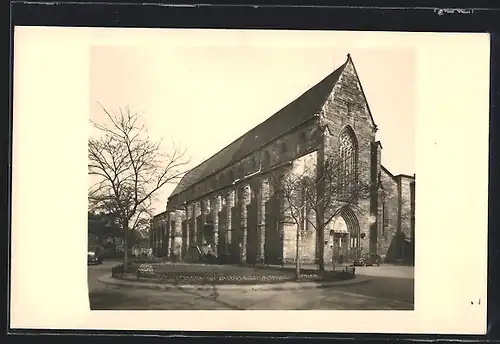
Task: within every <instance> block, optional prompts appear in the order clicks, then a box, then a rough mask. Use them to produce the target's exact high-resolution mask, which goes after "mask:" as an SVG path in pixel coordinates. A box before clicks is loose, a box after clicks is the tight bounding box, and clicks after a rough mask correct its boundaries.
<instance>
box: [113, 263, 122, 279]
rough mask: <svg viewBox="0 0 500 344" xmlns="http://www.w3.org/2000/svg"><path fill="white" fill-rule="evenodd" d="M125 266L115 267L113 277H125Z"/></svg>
mask: <svg viewBox="0 0 500 344" xmlns="http://www.w3.org/2000/svg"><path fill="white" fill-rule="evenodd" d="M123 271H124V269H123V264H119V265H115V266H113V267H112V268H111V276H113V277H117V276H121V275H123Z"/></svg>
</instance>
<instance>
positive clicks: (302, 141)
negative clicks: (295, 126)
mask: <svg viewBox="0 0 500 344" xmlns="http://www.w3.org/2000/svg"><path fill="white" fill-rule="evenodd" d="M306 146H307V135H306V133H305V132H301V133H300V135H299V142H298V143H297V154H298V153H300V152H302V151H304V149H305V148H306Z"/></svg>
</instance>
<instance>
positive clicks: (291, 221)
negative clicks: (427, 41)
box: [88, 41, 415, 310]
mask: <svg viewBox="0 0 500 344" xmlns="http://www.w3.org/2000/svg"><path fill="white" fill-rule="evenodd" d="M330 44H331V46H329V47H328V46H327V47H320V48H315V49H313V51H311V49H307V48H306V47H304V48H302V49H301V48H300V47H293V48H287V47H269V46H264V45H263V46H241V47H238V46H223V45H221V46H215V47H210V46H208V47H203V46H196V45H193V46H184V47H183V46H180V47H179V46H177V47H168V46H160V47H140V48H139V47H133V46H131V47H113V46H94V47H91V52H90V54H91V55H90V59H91V62H90V63H91V67H90V105H89V106H90V109H91V111H92V113H91V115H90V124H91V130H90V131H89V133H90V134H89V135H90V136H89V140H88V154H89V156H88V159H89V165H88V167H89V168H88V173H89V181H90V186H89V209H88V221H89V222H88V223H89V225H88V235H89V249H88V264H89V268H88V269H89V270H88V273H89V275H88V276H89V298H90V306H91V308H92V309H96V310H102V309H141V310H142V309H165V310H169V309H172V310H175V309H183V310H191V309H192V310H197V309H198V310H213V309H237V310H245V309H261V310H281V309H297V310H315V309H318V310H337V309H349V310H365V309H366V310H384V309H389V310H412V309H413V308H414V260H415V257H414V247H415V173H414V172H415V171H414V168H415V150H414V146H415V144H414V141H415V134H414V132H415V125H414V117H415V116H414V113H415V111H414V98H415V94H414V86H413V84H414V82H415V80H414V78H415V72H414V69H415V62H414V61H415V58H414V52H413V51H412V50H409V49H380V48H379V49H377V48H376V47H374V48H372V49H364V50H359V49H353V50H352V51H350V52H347V53H345V54H342V52H343V51H344V49H343V48H342V46H338V45H336V44H335V42H333V41H332V42H331V43H330ZM285 59H287V64H286V65H283V61H284V60H285ZM279 65H281V66H279ZM358 69H359V70H358ZM179 80H181V81H179ZM365 89H366V93H365ZM228 98H229V99H228ZM248 103H253V104H252V105H250V104H248ZM242 108H247V109H246V110H245V109H242ZM200 117H202V118H200ZM241 117H244V118H246V119H242V118H241ZM253 123H256V124H255V125H253ZM379 130H380V131H379ZM200 146H201V147H200ZM386 151H387V154H385V153H386ZM135 286H140V287H142V288H141V289H133V288H134V287H135ZM131 287H132V288H131Z"/></svg>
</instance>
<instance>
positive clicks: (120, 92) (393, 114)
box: [89, 34, 415, 213]
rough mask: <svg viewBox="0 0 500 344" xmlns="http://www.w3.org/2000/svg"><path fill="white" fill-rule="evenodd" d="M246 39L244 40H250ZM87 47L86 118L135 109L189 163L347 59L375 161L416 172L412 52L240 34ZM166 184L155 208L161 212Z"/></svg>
mask: <svg viewBox="0 0 500 344" xmlns="http://www.w3.org/2000/svg"><path fill="white" fill-rule="evenodd" d="M249 35H250V34H249ZM159 42H160V43H159V44H142V45H140V46H137V45H136V46H134V45H130V46H93V47H92V48H91V52H90V54H91V55H90V64H91V65H90V90H89V91H90V99H89V101H90V109H91V114H90V116H91V118H92V119H97V120H98V119H99V117H101V116H102V112H101V110H100V108H99V106H98V104H97V103H98V102H99V103H101V104H102V105H103V106H105V107H106V108H108V109H110V110H113V109H116V108H118V107H125V106H129V107H130V108H131V109H132V110H133V111H137V112H141V113H143V115H144V118H145V120H146V122H147V125H148V128H149V132H150V134H151V136H152V137H153V138H155V139H159V138H163V139H164V140H165V143H166V145H165V149H168V143H169V142H175V143H176V144H178V145H179V146H181V147H183V148H185V149H187V151H188V154H189V155H190V157H191V165H190V167H194V166H195V165H197V164H199V163H200V162H202V161H203V160H205V159H207V158H209V157H210V156H212V155H213V154H215V153H216V152H217V151H219V150H220V149H221V148H223V147H224V146H226V145H228V144H229V143H231V142H232V141H233V140H235V139H236V138H238V137H239V136H240V135H242V134H244V133H245V132H247V131H248V130H250V129H252V128H253V127H254V126H256V125H257V124H259V123H260V122H262V121H264V120H265V119H267V118H269V117H270V116H271V115H273V114H274V113H275V112H276V111H278V110H279V109H281V108H282V107H283V106H285V105H287V104H288V103H289V102H291V101H292V100H294V99H295V98H296V97H298V96H299V95H300V94H302V93H303V92H305V91H306V90H307V89H308V88H309V87H311V86H313V85H314V84H315V83H317V82H319V81H320V80H321V79H322V78H324V77H325V76H326V75H328V74H329V73H331V72H332V71H333V70H334V69H336V68H337V67H339V66H340V65H341V64H342V63H344V62H345V60H346V56H347V53H350V54H351V57H352V59H353V61H354V65H355V67H356V69H357V71H358V74H359V77H360V79H361V83H362V85H363V89H364V91H365V93H366V97H367V99H368V102H369V105H370V109H371V111H372V115H373V118H374V120H375V123H376V124H377V125H378V127H379V131H378V132H377V139H378V140H380V141H381V142H382V146H383V151H382V163H383V164H384V165H385V166H386V167H387V168H388V169H389V170H390V171H391V172H392V173H394V174H399V173H404V174H410V175H413V173H415V146H414V145H415V142H414V141H415V132H414V131H415V123H414V117H415V106H414V105H415V104H414V101H415V94H414V93H415V91H414V89H415V87H414V84H415V54H414V51H413V50H412V49H409V48H405V49H404V48H403V49H395V48H377V47H376V45H374V47H373V48H364V49H345V48H343V46H341V45H340V44H339V43H338V42H337V41H334V40H328V39H327V38H325V39H322V41H321V44H316V45H315V46H300V44H290V45H288V46H287V45H286V44H276V45H273V44H269V41H267V42H266V44H262V45H259V44H258V41H257V43H255V42H253V43H252V44H248V43H247V41H246V40H245V35H243V36H242V37H240V38H239V39H238V40H233V41H231V42H224V41H221V42H220V44H212V45H196V44H185V45H183V44H178V43H177V44H169V41H168V40H166V41H165V42H164V43H163V44H162V43H161V41H159ZM173 188H174V185H168V186H166V187H165V188H164V189H163V190H162V192H161V194H160V195H159V196H160V198H161V200H160V201H158V202H156V203H155V209H156V213H159V212H161V211H163V210H164V208H165V205H166V201H167V197H168V196H169V195H170V193H171V192H172V190H173Z"/></svg>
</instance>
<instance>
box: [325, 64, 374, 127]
mask: <svg viewBox="0 0 500 344" xmlns="http://www.w3.org/2000/svg"><path fill="white" fill-rule="evenodd" d="M321 115H322V118H323V119H324V121H325V122H326V123H328V125H329V126H334V127H336V128H343V127H344V126H346V125H350V126H351V127H353V129H354V130H355V131H358V130H357V128H356V127H358V128H361V127H364V129H366V131H367V133H368V134H374V133H375V132H376V128H377V126H376V124H375V122H374V120H373V117H372V114H371V111H370V107H369V105H368V102H367V99H366V96H365V94H364V91H363V87H362V85H361V82H360V80H359V77H358V73H357V72H356V67H355V66H354V63H353V61H352V59H351V57H350V56H349V55H348V59H347V63H346V65H345V68H344V69H343V72H342V74H341V75H340V78H339V81H338V82H337V83H336V84H335V86H334V88H333V90H332V92H331V94H330V95H329V97H328V99H327V101H326V102H325V104H324V106H323V108H322V112H321Z"/></svg>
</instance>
